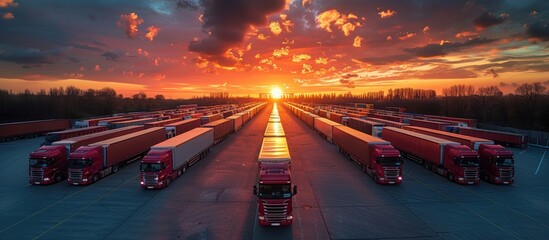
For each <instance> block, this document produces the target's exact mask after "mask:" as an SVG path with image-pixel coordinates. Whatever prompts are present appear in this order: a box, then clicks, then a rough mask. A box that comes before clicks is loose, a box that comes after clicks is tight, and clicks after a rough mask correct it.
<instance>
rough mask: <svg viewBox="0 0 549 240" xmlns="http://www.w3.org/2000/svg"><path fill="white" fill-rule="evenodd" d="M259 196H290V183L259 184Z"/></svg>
mask: <svg viewBox="0 0 549 240" xmlns="http://www.w3.org/2000/svg"><path fill="white" fill-rule="evenodd" d="M258 196H259V198H269V199H273V198H290V197H291V196H292V192H291V191H290V184H259V191H258Z"/></svg>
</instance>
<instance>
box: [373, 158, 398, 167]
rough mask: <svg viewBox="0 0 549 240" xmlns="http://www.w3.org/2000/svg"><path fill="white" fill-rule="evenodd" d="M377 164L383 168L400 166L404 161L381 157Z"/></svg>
mask: <svg viewBox="0 0 549 240" xmlns="http://www.w3.org/2000/svg"><path fill="white" fill-rule="evenodd" d="M377 163H378V164H379V165H381V166H400V165H402V159H401V158H398V157H381V158H378V159H377Z"/></svg>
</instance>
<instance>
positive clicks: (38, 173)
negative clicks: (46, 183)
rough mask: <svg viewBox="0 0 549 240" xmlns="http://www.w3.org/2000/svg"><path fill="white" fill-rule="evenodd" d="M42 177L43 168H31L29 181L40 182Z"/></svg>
mask: <svg viewBox="0 0 549 240" xmlns="http://www.w3.org/2000/svg"><path fill="white" fill-rule="evenodd" d="M42 179H44V170H43V169H32V170H31V181H33V182H41V181H42Z"/></svg>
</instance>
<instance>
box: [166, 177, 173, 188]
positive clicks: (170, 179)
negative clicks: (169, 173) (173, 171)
mask: <svg viewBox="0 0 549 240" xmlns="http://www.w3.org/2000/svg"><path fill="white" fill-rule="evenodd" d="M171 182H172V178H170V177H169V178H166V187H168V186H169V185H170V183H171Z"/></svg>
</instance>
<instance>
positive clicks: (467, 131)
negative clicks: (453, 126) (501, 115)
mask: <svg viewBox="0 0 549 240" xmlns="http://www.w3.org/2000/svg"><path fill="white" fill-rule="evenodd" d="M459 134H463V135H467V136H473V137H479V138H486V139H490V140H493V141H494V142H497V143H501V144H505V145H513V146H519V147H521V148H525V147H527V146H528V136H526V135H525V134H518V133H510V132H501V131H494V130H487V129H480V128H473V127H460V128H459Z"/></svg>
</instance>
